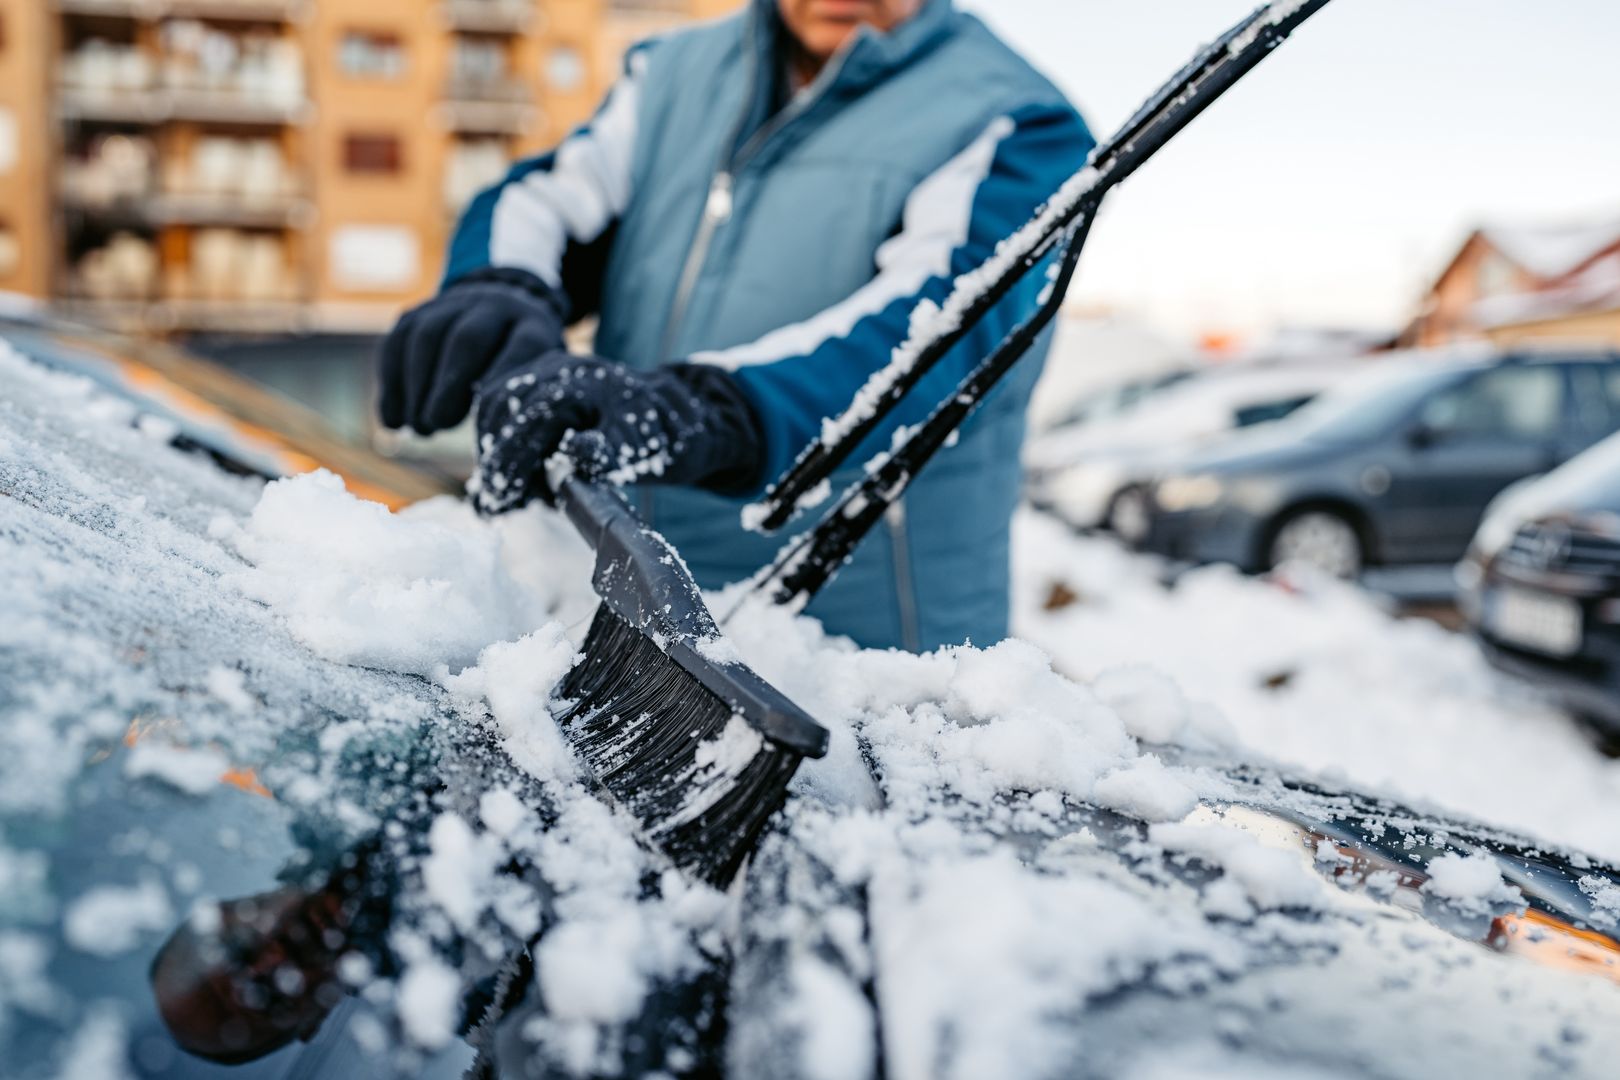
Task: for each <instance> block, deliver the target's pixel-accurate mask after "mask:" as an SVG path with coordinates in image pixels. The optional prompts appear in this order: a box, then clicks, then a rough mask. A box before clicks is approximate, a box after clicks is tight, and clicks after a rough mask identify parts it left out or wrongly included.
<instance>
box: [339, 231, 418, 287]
mask: <svg viewBox="0 0 1620 1080" xmlns="http://www.w3.org/2000/svg"><path fill="white" fill-rule="evenodd" d="M329 244H330V248H329V250H328V253H327V260H328V266H329V268H330V271H331V275H332V283H333V284H334V285H336V286H337V287H338V288H340V289H348V290H351V291H356V292H403V291H405V290H408V289H412V288H415V287H416V286H417V284H418V282H417V279H418V278H419V277H420V276H421V271H422V250H421V245H420V243H419V242H418V240H417V237H416V232H415V230H413V229H411V228H410V227H409V226H407V225H341V226H339V227H338V228H336V229H334V230H333V231H332V236H331V239H330V240H329Z"/></svg>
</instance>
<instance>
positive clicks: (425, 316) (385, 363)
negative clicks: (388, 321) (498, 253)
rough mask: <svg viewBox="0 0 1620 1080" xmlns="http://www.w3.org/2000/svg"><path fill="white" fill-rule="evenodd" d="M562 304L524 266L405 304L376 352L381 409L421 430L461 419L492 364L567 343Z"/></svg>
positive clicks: (392, 420)
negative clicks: (414, 304)
mask: <svg viewBox="0 0 1620 1080" xmlns="http://www.w3.org/2000/svg"><path fill="white" fill-rule="evenodd" d="M562 307H563V304H562V302H561V300H560V298H558V297H555V296H554V295H553V294H552V292H551V290H549V289H547V288H546V286H545V284H544V283H543V282H541V281H540V279H538V278H536V277H534V276H533V275H531V274H528V273H526V272H524V271H522V270H508V269H495V270H487V271H483V272H482V273H480V274H478V275H477V276H475V277H468V278H463V279H462V280H460V281H458V282H456V283H455V284H453V285H451V286H450V287H449V288H447V289H445V290H444V291H443V292H441V293H440V294H439V295H438V296H436V297H434V298H433V299H432V300H429V301H427V302H426V303H425V304H422V305H420V306H418V307H414V308H412V309H411V310H410V311H407V312H406V313H405V314H404V315H403V316H402V317H401V318H400V320H399V322H398V323H397V324H395V326H394V329H393V330H392V331H390V332H389V334H388V337H387V338H386V339H385V340H384V341H383V344H382V351H381V353H380V354H379V356H378V359H377V380H378V383H379V396H378V402H377V411H378V413H379V415H380V416H381V419H382V422H383V423H384V424H385V425H387V426H388V427H391V428H400V427H407V426H408V427H410V428H411V430H413V431H415V432H416V433H417V434H418V435H431V434H432V433H433V432H435V431H442V430H443V429H445V428H450V427H455V426H456V425H457V424H459V423H460V422H461V420H462V418H463V417H465V416H466V415H467V412H468V410H469V409H471V408H472V400H473V387H474V385H475V384H476V383H477V382H478V380H479V379H481V378H483V376H484V375H485V374H486V373H488V372H492V371H499V370H501V369H503V368H508V367H516V366H518V365H520V364H522V363H524V362H525V361H528V360H532V359H534V358H535V357H538V356H542V355H544V354H546V353H549V352H553V351H555V350H557V349H560V348H562V342H563V313H562V310H561V309H562Z"/></svg>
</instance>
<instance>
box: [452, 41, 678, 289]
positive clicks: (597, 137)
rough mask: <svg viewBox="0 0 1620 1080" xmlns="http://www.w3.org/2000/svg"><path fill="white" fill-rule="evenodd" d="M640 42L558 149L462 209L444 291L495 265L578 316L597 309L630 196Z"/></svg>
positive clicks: (642, 63)
mask: <svg viewBox="0 0 1620 1080" xmlns="http://www.w3.org/2000/svg"><path fill="white" fill-rule="evenodd" d="M645 67H646V55H645V52H644V47H637V48H634V49H632V50H631V51H630V52H629V53H628V54H627V55H626V56H625V63H624V75H623V77H622V78H621V79H620V80H619V81H618V82H617V83H615V84H614V86H613V89H612V90H611V91H610V92H609V93H608V96H607V98H606V99H605V100H604V101H603V102H602V105H601V107H600V108H599V109H598V110H597V112H596V115H595V116H594V117H592V118H591V120H590V121H589V122H588V123H586V124H584V125H583V126H581V127H579V128H578V129H576V130H575V131H574V132H573V133H572V134H570V135H569V136H568V138H566V139H564V140H563V141H562V143H561V144H559V145H558V146H557V148H556V149H555V150H552V151H550V152H548V153H545V154H541V155H539V156H537V157H532V158H525V159H524V160H522V161H519V162H518V163H517V164H515V165H514V166H513V167H512V168H511V170H510V171H509V172H508V173H507V174H506V176H505V178H503V179H502V180H501V181H500V182H499V183H497V184H495V185H494V186H493V187H490V188H487V189H486V190H484V191H483V192H481V193H480V194H479V195H478V196H477V198H475V199H473V201H472V203H471V204H470V205H469V206H468V207H467V210H466V211H465V212H464V213H463V214H462V217H461V221H460V222H459V223H458V224H457V225H456V231H455V235H454V236H453V237H452V238H451V241H450V254H449V258H448V260H447V263H446V266H445V272H444V280H443V282H442V284H441V289H443V288H448V287H449V286H451V285H453V284H455V283H456V282H458V281H461V280H462V279H464V278H468V277H477V276H480V275H484V274H488V273H489V272H491V271H498V272H505V273H510V272H511V271H514V270H515V271H521V272H523V273H524V274H527V275H530V276H532V277H533V278H536V279H538V280H539V282H540V283H542V284H543V285H544V287H545V289H547V290H549V291H551V292H553V293H556V294H558V295H559V296H560V297H561V298H562V299H563V300H564V301H565V302H564V305H563V306H564V308H565V309H566V310H568V311H570V312H571V316H572V317H573V318H579V317H581V316H583V315H586V314H588V313H589V312H590V311H592V310H594V309H595V307H596V303H597V295H598V292H599V290H600V277H601V266H602V263H603V260H604V254H603V251H604V249H605V248H606V246H607V243H608V242H609V241H610V239H611V234H612V230H613V226H614V225H615V224H616V223H617V222H618V220H619V218H620V216H621V215H623V213H624V210H625V207H626V206H627V205H628V204H629V202H630V194H631V175H630V169H631V156H632V153H633V151H634V147H635V142H636V123H637V114H638V112H639V103H640V98H641V86H642V76H643V72H644V71H645Z"/></svg>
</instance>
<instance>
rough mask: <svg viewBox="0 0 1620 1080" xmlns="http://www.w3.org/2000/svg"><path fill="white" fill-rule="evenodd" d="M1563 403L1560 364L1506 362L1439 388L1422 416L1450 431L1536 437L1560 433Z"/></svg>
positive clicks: (1440, 429)
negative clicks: (1444, 387)
mask: <svg viewBox="0 0 1620 1080" xmlns="http://www.w3.org/2000/svg"><path fill="white" fill-rule="evenodd" d="M1563 403H1564V373H1563V370H1562V369H1561V368H1558V367H1554V366H1552V365H1550V364H1549V365H1541V364H1538V365H1534V366H1513V367H1502V368H1496V369H1494V370H1492V371H1485V372H1481V373H1480V374H1479V375H1476V376H1475V377H1474V378H1472V379H1469V380H1467V381H1465V382H1463V383H1460V384H1459V385H1457V386H1454V387H1451V388H1449V389H1447V390H1443V391H1441V392H1440V393H1438V394H1436V395H1435V396H1434V397H1432V398H1430V399H1429V401H1428V403H1427V404H1425V405H1424V406H1423V412H1422V418H1423V422H1424V424H1425V425H1426V426H1427V427H1429V428H1430V429H1431V430H1433V431H1435V432H1438V433H1441V434H1445V435H1480V436H1497V437H1505V438H1515V439H1535V438H1544V437H1548V436H1552V435H1556V434H1557V433H1558V428H1559V420H1560V419H1561V415H1562V411H1563Z"/></svg>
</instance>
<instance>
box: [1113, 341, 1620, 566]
mask: <svg viewBox="0 0 1620 1080" xmlns="http://www.w3.org/2000/svg"><path fill="white" fill-rule="evenodd" d="M1617 428H1620V356H1617V355H1616V354H1613V353H1603V352H1595V351H1582V352H1571V351H1546V350H1542V351H1535V352H1518V353H1514V354H1510V355H1506V356H1492V357H1482V358H1475V359H1467V360H1460V359H1456V358H1454V357H1453V358H1444V359H1434V358H1429V357H1424V356H1422V354H1414V355H1413V356H1412V357H1411V358H1410V359H1406V358H1403V359H1399V360H1390V361H1387V362H1384V363H1382V364H1381V370H1380V371H1379V372H1377V373H1376V374H1372V373H1369V375H1368V376H1367V377H1366V378H1365V379H1361V380H1357V381H1356V382H1355V383H1353V384H1351V385H1349V386H1347V387H1345V388H1344V389H1343V390H1341V391H1338V392H1335V393H1333V394H1330V395H1328V396H1327V397H1325V398H1323V399H1321V400H1320V401H1319V402H1317V403H1315V404H1313V405H1311V406H1308V407H1307V408H1305V409H1303V410H1301V411H1300V412H1299V413H1298V414H1296V415H1295V416H1293V417H1291V418H1289V419H1287V420H1285V421H1282V422H1280V423H1277V424H1273V425H1268V426H1267V427H1266V428H1265V429H1263V430H1257V431H1255V432H1253V433H1250V434H1239V435H1237V436H1234V437H1233V438H1230V439H1227V440H1224V441H1222V442H1220V443H1219V444H1216V445H1213V446H1208V447H1205V448H1203V449H1201V450H1199V451H1197V452H1195V453H1193V454H1190V455H1188V456H1187V457H1185V458H1183V459H1181V460H1180V461H1179V462H1178V463H1177V464H1176V466H1175V467H1174V468H1173V469H1171V470H1168V471H1167V472H1166V473H1164V474H1162V475H1161V476H1160V477H1159V478H1158V479H1157V480H1156V481H1155V482H1154V484H1153V485H1152V489H1151V492H1150V495H1149V500H1148V502H1149V513H1150V518H1151V521H1150V525H1149V528H1148V530H1147V532H1146V534H1145V535H1144V536H1143V537H1142V540H1141V546H1142V547H1144V548H1146V549H1148V550H1151V551H1155V552H1158V553H1160V554H1163V555H1166V556H1169V557H1171V558H1174V559H1178V560H1184V561H1189V562H1199V563H1204V562H1230V563H1234V564H1236V565H1237V566H1240V567H1242V568H1243V569H1245V570H1249V571H1262V570H1266V569H1270V568H1271V567H1273V566H1275V565H1277V564H1279V563H1282V562H1288V561H1300V562H1306V563H1310V564H1312V565H1315V566H1318V567H1320V568H1321V569H1323V570H1325V571H1327V572H1329V573H1333V574H1336V575H1339V576H1343V577H1353V576H1355V575H1356V574H1357V573H1359V572H1360V570H1361V569H1362V568H1363V567H1365V566H1368V565H1384V566H1391V565H1403V564H1406V565H1410V564H1433V563H1451V562H1455V561H1456V560H1457V559H1458V558H1460V557H1461V556H1462V554H1463V552H1464V551H1465V550H1466V548H1467V546H1468V541H1469V539H1470V538H1471V537H1472V536H1473V533H1474V530H1475V529H1476V528H1477V527H1478V525H1479V520H1480V517H1481V515H1482V514H1483V513H1484V510H1485V506H1486V504H1487V503H1489V502H1490V500H1491V499H1492V498H1493V497H1494V496H1495V495H1496V494H1497V493H1498V492H1500V491H1501V490H1502V489H1503V488H1505V487H1507V486H1508V485H1509V484H1511V483H1513V482H1514V481H1516V480H1519V479H1522V478H1524V477H1526V476H1533V475H1536V474H1538V473H1543V472H1546V471H1548V470H1549V469H1552V468H1554V467H1556V466H1557V465H1559V464H1561V463H1562V462H1564V461H1566V460H1568V459H1569V458H1571V457H1573V456H1574V455H1575V454H1578V453H1579V452H1580V451H1582V450H1584V449H1585V448H1586V447H1588V446H1590V445H1592V444H1593V443H1595V442H1597V441H1598V440H1599V439H1601V438H1603V437H1604V436H1606V435H1608V434H1609V433H1610V432H1612V431H1615V430H1616V429H1617Z"/></svg>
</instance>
